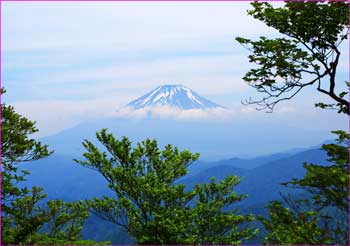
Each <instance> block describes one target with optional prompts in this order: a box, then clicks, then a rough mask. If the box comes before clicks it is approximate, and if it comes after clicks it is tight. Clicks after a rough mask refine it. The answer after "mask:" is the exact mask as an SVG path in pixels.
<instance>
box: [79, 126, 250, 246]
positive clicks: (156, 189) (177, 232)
mask: <svg viewBox="0 0 350 246" xmlns="http://www.w3.org/2000/svg"><path fill="white" fill-rule="evenodd" d="M96 136H97V138H98V140H99V141H100V142H101V143H102V144H103V146H104V147H105V148H106V149H107V151H108V153H107V152H105V151H104V152H100V151H99V150H98V148H97V147H96V146H94V145H93V144H92V143H91V142H89V141H87V140H85V141H84V142H83V145H84V147H85V148H86V150H87V152H86V153H84V155H83V156H84V157H85V160H83V161H79V160H76V161H77V162H78V163H80V164H81V165H83V166H85V167H88V168H92V169H94V170H97V171H98V172H100V173H101V174H102V175H103V176H104V177H105V179H106V180H107V181H108V183H109V188H110V189H112V190H113V191H114V192H115V194H116V198H108V197H104V198H103V199H97V198H95V199H94V200H91V201H88V202H87V204H88V205H89V206H90V207H91V211H92V212H93V213H95V214H96V215H97V216H99V217H101V218H103V219H105V220H107V221H110V222H113V223H115V224H118V225H120V226H122V227H124V228H125V229H126V230H127V231H128V233H129V234H130V236H132V237H133V238H134V239H135V240H136V241H137V243H138V244H198V243H205V244H212V243H218V244H219V243H221V244H222V243H227V244H238V243H240V242H241V241H242V240H244V239H247V238H250V237H252V236H254V234H255V233H256V232H253V231H252V230H250V229H249V228H244V227H245V223H246V222H248V221H251V220H253V217H252V216H251V215H250V216H243V215H240V214H237V211H228V212H224V207H225V206H227V205H231V204H232V203H234V202H236V201H240V200H242V199H243V198H244V196H242V195H237V194H236V193H235V192H234V187H235V185H237V184H238V183H239V180H238V178H237V177H234V176H229V177H227V178H226V179H225V180H223V181H221V182H220V183H215V182H214V180H212V182H211V183H210V184H208V185H206V184H204V185H197V186H196V187H195V189H194V190H190V191H186V189H185V185H183V184H179V183H178V182H177V181H178V180H179V179H180V178H181V177H183V176H184V175H185V174H186V173H187V167H188V166H189V165H190V164H191V163H192V162H193V161H195V160H196V159H197V158H198V154H192V153H190V152H189V151H187V150H185V151H179V150H178V149H177V148H174V147H172V146H171V145H167V146H165V148H164V150H160V149H159V148H158V144H157V142H156V141H155V140H149V139H147V140H146V141H143V142H141V143H138V144H137V146H136V147H134V148H132V145H131V142H130V141H129V140H128V139H127V138H126V137H124V138H123V139H122V140H118V139H116V138H114V136H113V135H112V134H108V133H107V130H106V129H103V130H102V131H101V132H98V133H97V134H96ZM242 228H243V229H242Z"/></svg>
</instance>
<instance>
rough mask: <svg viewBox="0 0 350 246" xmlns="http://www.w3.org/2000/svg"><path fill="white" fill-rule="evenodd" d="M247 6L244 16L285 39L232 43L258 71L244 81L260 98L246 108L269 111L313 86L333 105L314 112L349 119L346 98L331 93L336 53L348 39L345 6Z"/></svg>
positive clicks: (295, 3)
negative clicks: (330, 112) (332, 111)
mask: <svg viewBox="0 0 350 246" xmlns="http://www.w3.org/2000/svg"><path fill="white" fill-rule="evenodd" d="M252 6H253V10H250V11H248V14H249V15H251V16H253V17H254V18H255V19H258V20H260V21H262V22H264V23H265V24H266V25H268V26H269V27H272V28H274V29H276V30H277V31H278V32H280V33H281V34H283V36H284V37H282V38H274V39H268V38H266V37H260V40H258V41H252V40H249V39H246V38H241V37H237V38H236V40H237V41H238V42H239V43H240V44H242V45H243V46H245V47H246V48H247V49H248V50H249V51H251V53H252V54H251V55H249V57H248V58H249V61H250V62H251V63H254V64H256V65H257V68H254V69H251V70H250V71H248V72H247V73H246V75H245V76H244V77H243V80H245V81H246V82H247V83H248V84H249V85H250V86H252V87H253V88H255V89H256V90H257V91H258V92H261V93H263V94H264V97H263V98H262V99H259V100H249V101H247V103H248V104H257V105H258V109H268V110H270V111H272V110H273V108H274V106H275V105H276V104H277V103H279V102H280V101H284V100H289V99H291V98H293V97H294V96H295V95H297V94H298V92H299V91H300V90H301V89H302V88H304V87H306V86H312V85H317V90H318V91H319V92H321V93H323V94H326V95H327V96H328V97H329V98H331V99H332V100H334V101H335V103H322V102H321V103H316V106H318V107H321V108H333V109H337V110H338V112H339V113H346V114H349V102H348V101H347V100H346V99H345V98H344V97H345V95H346V94H347V93H348V92H347V91H342V92H340V93H339V94H337V92H336V84H337V82H336V72H337V66H338V63H339V59H340V55H341V52H340V51H339V49H338V47H339V45H340V44H341V43H342V42H343V41H344V40H346V39H347V35H348V30H349V29H348V13H349V3H348V2H345V1H332V2H331V1H330V2H328V3H325V2H317V1H307V2H304V1H288V2H286V3H285V6H284V7H278V8H274V7H273V6H272V5H271V4H269V3H262V2H254V3H252ZM347 86H348V84H347Z"/></svg>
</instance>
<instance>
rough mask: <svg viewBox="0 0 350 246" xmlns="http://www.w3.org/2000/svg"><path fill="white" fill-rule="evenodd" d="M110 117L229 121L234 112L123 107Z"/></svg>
mask: <svg viewBox="0 0 350 246" xmlns="http://www.w3.org/2000/svg"><path fill="white" fill-rule="evenodd" d="M110 116H114V117H121V118H147V117H151V118H156V119H175V120H179V121H198V120H219V121H221V120H230V119H232V117H234V116H235V112H234V111H232V110H229V109H223V108H212V109H206V110H202V109H187V110H182V109H179V108H174V107H169V106H155V107H146V108H142V109H137V110H134V109H132V108H130V107H123V108H121V109H119V110H118V111H115V112H113V113H112V114H110Z"/></svg>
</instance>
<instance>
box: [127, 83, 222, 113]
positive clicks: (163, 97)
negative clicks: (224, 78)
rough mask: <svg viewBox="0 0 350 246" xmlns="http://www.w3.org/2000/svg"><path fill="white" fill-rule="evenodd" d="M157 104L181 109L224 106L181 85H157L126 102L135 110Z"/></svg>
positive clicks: (156, 105)
mask: <svg viewBox="0 0 350 246" xmlns="http://www.w3.org/2000/svg"><path fill="white" fill-rule="evenodd" d="M158 106H167V107H172V108H177V109H181V110H188V109H203V110H205V109H214V108H221V109H223V108H224V107H222V106H220V105H219V104H216V103H214V102H211V101H209V100H208V99H206V98H204V97H202V96H200V95H198V94H197V93H196V92H194V91H193V90H191V89H190V88H188V87H186V86H183V85H163V86H159V87H157V88H156V89H154V90H152V91H151V92H149V93H147V94H145V95H144V96H142V97H139V98H137V99H135V100H133V101H131V102H130V103H128V104H127V107H130V108H132V109H135V110H137V109H143V108H152V107H158Z"/></svg>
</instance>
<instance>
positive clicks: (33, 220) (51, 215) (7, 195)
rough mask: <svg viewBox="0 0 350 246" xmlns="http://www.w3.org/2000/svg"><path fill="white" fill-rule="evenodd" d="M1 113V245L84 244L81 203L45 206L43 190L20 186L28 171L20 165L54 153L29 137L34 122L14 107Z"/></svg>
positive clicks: (84, 209) (84, 214) (57, 202)
mask: <svg viewBox="0 0 350 246" xmlns="http://www.w3.org/2000/svg"><path fill="white" fill-rule="evenodd" d="M4 92H5V91H4V90H2V91H1V94H3V93H4ZM1 110H2V118H1V126H2V135H1V137H2V138H1V143H2V145H1V151H2V173H1V174H2V201H1V202H2V204H1V206H2V225H1V227H2V243H4V244H48V243H49V244H72V243H74V244H75V243H84V241H81V240H80V231H81V229H82V225H83V223H84V222H85V219H86V218H87V217H88V215H89V212H88V208H87V207H86V205H85V204H84V203H83V202H82V201H79V202H74V203H66V202H63V201H60V200H53V201H48V202H47V204H46V205H45V204H44V202H43V199H44V198H46V194H44V193H42V188H40V187H33V188H31V189H28V188H27V187H23V186H22V187H20V186H19V184H20V183H21V182H22V181H25V178H26V175H28V174H29V172H28V171H24V170H21V171H20V170H19V169H18V164H20V163H23V162H28V161H34V160H38V159H41V158H45V157H47V156H49V155H50V154H51V153H52V152H50V151H49V150H48V148H47V146H46V145H42V144H41V143H40V142H38V141H36V140H34V139H30V138H29V136H30V135H31V134H33V133H35V132H37V131H38V130H37V129H36V127H35V122H33V121H30V120H28V119H27V118H25V117H23V116H21V115H19V114H17V113H16V112H15V111H14V108H13V107H12V106H8V105H5V104H2V105H1ZM86 243H88V244H92V242H91V241H86Z"/></svg>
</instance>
